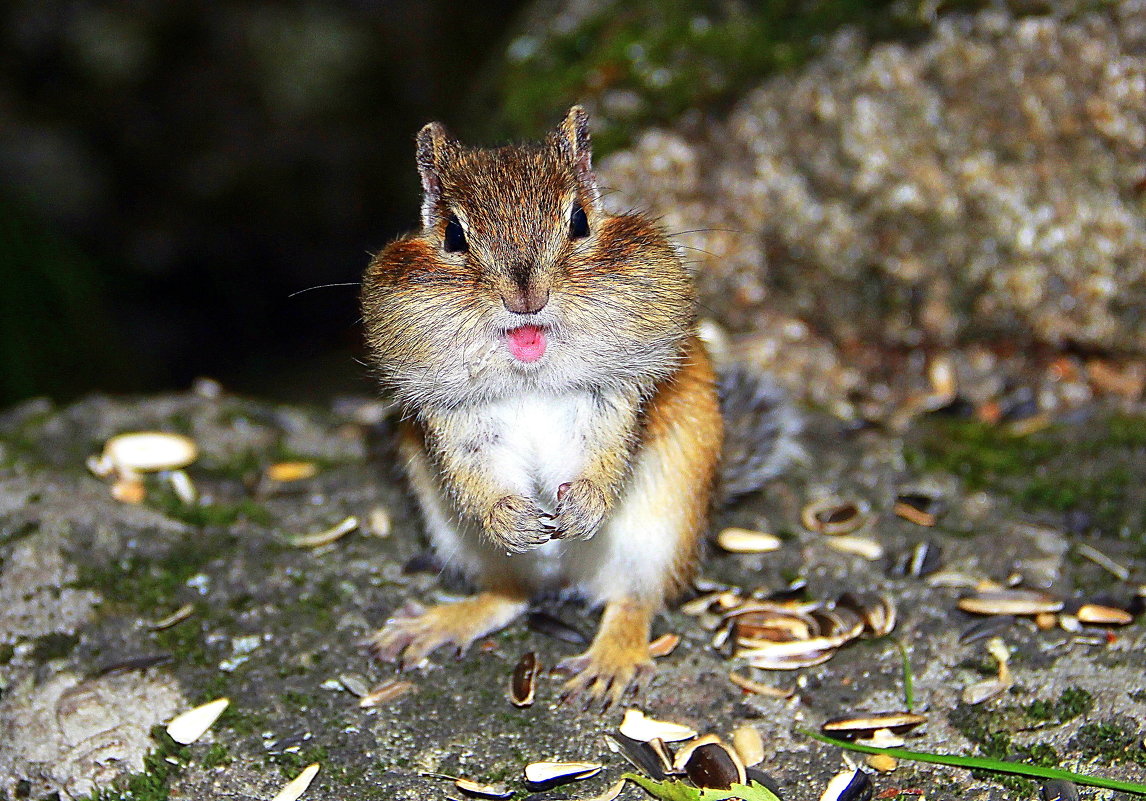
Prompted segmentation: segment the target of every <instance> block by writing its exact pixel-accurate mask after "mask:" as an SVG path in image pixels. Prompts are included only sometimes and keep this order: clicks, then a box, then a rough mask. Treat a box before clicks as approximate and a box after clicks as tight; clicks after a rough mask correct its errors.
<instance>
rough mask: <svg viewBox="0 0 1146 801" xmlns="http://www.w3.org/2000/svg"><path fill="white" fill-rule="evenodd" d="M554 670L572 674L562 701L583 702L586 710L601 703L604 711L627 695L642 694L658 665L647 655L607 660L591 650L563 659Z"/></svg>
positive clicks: (627, 696) (568, 702)
mask: <svg viewBox="0 0 1146 801" xmlns="http://www.w3.org/2000/svg"><path fill="white" fill-rule="evenodd" d="M554 672H557V673H563V674H565V675H568V676H570V678H569V680H568V681H566V682H565V684H564V686H563V687H562V691H561V703H563V704H573V705H577V704H580V705H581V706H582V708H583V709H584V710H586V711H587V710H589V709H590V708H592V707H594V706H595V705H597V704H600V710H601V711H602V712H605V711H607V710H608V709H609V708H611V707H614V706H619V705H620V704H621V703H622V702H624V701H625V700H626V699H627V698H636V697H638V696H640V695H641V694H642V693H643V692H644V691H645V689H646V688H647V687H648V684H649V682H650V681H651V680H652V677H653V675H654V674H655V673H656V666H655V665H654V664H653V661H652V659H650V658H648V656H647V655H646V656H645V658H643V659H636V660H633V659H626V658H623V657H622V658H619V659H607V658H602V656H601V655H600V654H594V653H593V652H592V649H590V650H589V651H586V652H585V653H583V654H579V655H578V656H571V657H569V658H568V659H563V660H562V661H561V662H559V663H558V664H557V666H556V667H555V668H554Z"/></svg>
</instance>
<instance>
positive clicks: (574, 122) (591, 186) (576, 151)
mask: <svg viewBox="0 0 1146 801" xmlns="http://www.w3.org/2000/svg"><path fill="white" fill-rule="evenodd" d="M550 139H551V140H552V141H553V142H554V143H555V144H556V145H557V147H558V149H559V150H561V151H562V152H563V153H565V154H566V155H567V156H568V157H569V159H570V160H571V161H572V162H573V170H574V172H575V173H576V174H577V180H578V181H579V182H580V183H581V185H582V187H584V189H585V191H586V193H587V194H588V200H589V202H590V203H592V204H593V205H594V206H596V205H598V203H599V202H600V196H601V193H600V190H599V189H598V188H597V177H596V176H595V175H593V148H592V145H591V143H590V141H589V113H588V112H587V111H585V109H584V108H582V107H581V106H574V107H573V108H571V109H569V113H568V114H566V115H565V120H564V122H562V123H561V125H560V126H558V128H557V130H555V131H554V132H553V133H552V134H550Z"/></svg>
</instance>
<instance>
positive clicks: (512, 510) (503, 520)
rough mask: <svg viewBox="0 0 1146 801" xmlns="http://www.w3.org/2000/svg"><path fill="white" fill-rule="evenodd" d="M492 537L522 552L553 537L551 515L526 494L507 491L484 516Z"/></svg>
mask: <svg viewBox="0 0 1146 801" xmlns="http://www.w3.org/2000/svg"><path fill="white" fill-rule="evenodd" d="M485 530H486V533H487V534H489V536H490V539H492V540H493V541H494V542H495V543H497V544H498V545H500V546H501V547H503V548H505V549H506V550H507V551H509V552H510V553H522V552H524V551H528V550H532V549H533V548H536V547H537V546H538V545H543V544H544V543H546V542H549V540H550V539H552V538H553V534H554V532H555V531H556V529H555V528H554V526H553V523H552V517H551V516H549V515H547V514H545V512H544V511H543V510H542V509H541V507H540V506H538V505H537V504H536V503H534V502H533V501H532V500H531V499H529V498H526V497H525V496H523V495H506V496H505V497H504V498H500V499H499V500H498V501H497V502H495V503H494V505H493V506H492V507H491V508H490V510H489V514H488V515H486V519H485Z"/></svg>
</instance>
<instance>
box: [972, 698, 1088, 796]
mask: <svg viewBox="0 0 1146 801" xmlns="http://www.w3.org/2000/svg"><path fill="white" fill-rule="evenodd" d="M1093 706H1094V699H1093V698H1092V697H1091V695H1090V693H1088V692H1087V691H1086V690H1083V689H1081V688H1078V687H1069V688H1067V689H1066V690H1064V691H1063V693H1062V695H1060V696H1059V697H1058V698H1057V699H1055V700H1045V699H1037V700H1035V701H1033V702H1031V703H1030V704H1027V705H1026V706H1018V705H1015V704H1010V705H1007V706H1001V707H996V708H994V709H985V708H982V707H978V706H968V705H966V704H960V705H959V706H957V707H956V708H955V709H954V710H953V711H952V712H951V715H950V721H951V724H952V725H953V726H955V728H957V729H958V730H959V731H961V732H962V733H963V734H964V736H966V737H967V739H968V740H970V741H971V742H973V743H975V744H976V745H977V746H978V747H979V751H980V753H981V754H982V755H983V756H985V757H989V758H992V759H1006V760H1011V761H1014V762H1021V763H1024V764H1027V765H1040V766H1043V767H1056V766H1057V765H1058V764H1059V761H1060V760H1059V755H1058V752H1057V751H1055V749H1054V748H1053V747H1051V746H1050V745H1047V744H1046V743H1033V744H1031V745H1016V744H1015V742H1014V737H1013V735H1014V734H1016V733H1017V732H1021V731H1030V730H1032V729H1040V728H1045V727H1047V726H1058V725H1061V724H1063V723H1065V722H1067V721H1069V720H1073V719H1074V718H1076V717H1078V716H1079V715H1082V714H1085V713H1086V712H1089V711H1090V709H1091V708H1092V707H1093ZM973 773H974V774H975V775H976V776H977V777H979V778H981V779H984V780H990V781H992V782H995V783H997V784H1000V785H1002V786H1003V787H1006V788H1007V789H1009V790H1012V791H1013V792H1015V793H1022V794H1024V795H1030V794H1031V793H1032V792H1033V789H1034V784H1033V783H1032V782H1030V781H1028V780H1027V779H1023V778H1020V777H1017V776H1000V775H999V774H996V773H990V772H980V771H973Z"/></svg>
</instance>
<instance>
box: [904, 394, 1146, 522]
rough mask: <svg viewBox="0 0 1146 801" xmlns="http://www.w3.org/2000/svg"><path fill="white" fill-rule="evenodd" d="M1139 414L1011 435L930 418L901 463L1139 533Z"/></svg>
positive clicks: (1144, 444) (1145, 427)
mask: <svg viewBox="0 0 1146 801" xmlns="http://www.w3.org/2000/svg"><path fill="white" fill-rule="evenodd" d="M1144 449H1146V417H1142V416H1133V415H1118V414H1115V415H1108V416H1106V417H1104V418H1098V419H1094V420H1090V421H1087V422H1086V423H1080V424H1076V425H1071V426H1052V427H1049V428H1047V429H1045V430H1042V431H1038V432H1035V433H1032V434H1029V435H1027V436H1016V435H1014V434H1012V433H1010V432H1009V430H1008V428H1007V427H1006V426H1000V425H990V424H987V423H983V422H979V421H975V420H943V419H937V420H931V421H928V422H926V423H924V424H923V425H922V426H921V427H920V429H919V430H918V431H917V432H915V433H914V434H913V436H912V439H911V442H910V444H909V445H908V447H907V449H906V451H905V457H906V459H907V463H908V466H909V467H911V468H912V469H914V470H918V471H937V472H945V473H953V474H955V475H957V476H960V477H961V478H962V479H963V481H964V483H965V484H966V486H967V488H968V489H971V490H990V491H992V492H998V493H1001V494H1003V495H1006V496H1008V497H1010V498H1012V499H1013V500H1014V501H1015V502H1016V503H1017V504H1018V505H1019V506H1021V507H1022V508H1023V509H1025V510H1027V511H1031V512H1038V511H1044V512H1045V511H1050V512H1058V513H1066V512H1074V511H1078V512H1082V513H1084V514H1086V515H1087V516H1088V517H1089V518H1090V519H1091V520H1092V521H1093V524H1094V525H1095V526H1097V527H1098V528H1100V529H1102V530H1103V531H1105V532H1107V533H1111V534H1120V533H1122V532H1129V533H1130V534H1131V535H1134V536H1138V537H1140V538H1141V537H1142V533H1141V532H1142V531H1143V524H1144V523H1146V516H1144V515H1143V512H1142V508H1141V507H1142V504H1141V503H1137V502H1136V498H1137V496H1136V495H1135V493H1137V492H1139V491H1140V489H1141V487H1142V486H1143V484H1144V483H1146V472H1144V471H1143V467H1142V466H1143V464H1146V460H1144V459H1143V450H1144Z"/></svg>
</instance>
